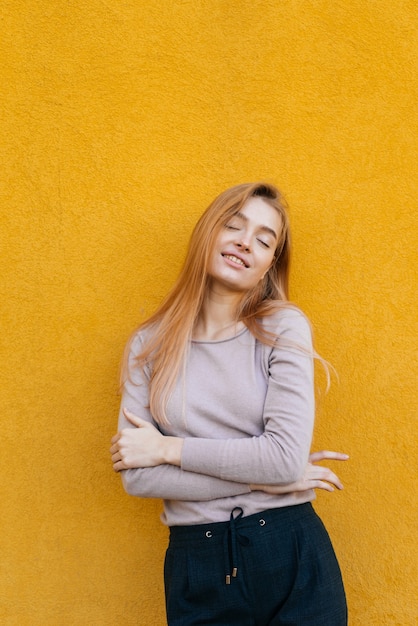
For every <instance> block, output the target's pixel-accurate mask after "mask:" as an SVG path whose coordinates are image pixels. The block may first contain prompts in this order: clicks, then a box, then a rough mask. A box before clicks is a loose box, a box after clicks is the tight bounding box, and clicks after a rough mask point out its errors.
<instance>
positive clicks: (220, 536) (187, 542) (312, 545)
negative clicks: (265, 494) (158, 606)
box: [164, 503, 347, 626]
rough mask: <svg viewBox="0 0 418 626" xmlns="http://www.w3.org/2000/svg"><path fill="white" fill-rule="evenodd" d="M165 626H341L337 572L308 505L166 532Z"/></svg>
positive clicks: (326, 539)
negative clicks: (167, 533) (166, 624)
mask: <svg viewBox="0 0 418 626" xmlns="http://www.w3.org/2000/svg"><path fill="white" fill-rule="evenodd" d="M164 580H165V592H166V608H167V621H168V624H169V626H198V625H199V626H209V625H210V624H212V625H216V626H234V625H236V626H346V624H347V605H346V600H345V593H344V587H343V583H342V578H341V572H340V568H339V566H338V562H337V559H336V557H335V554H334V550H333V548H332V545H331V541H330V539H329V536H328V533H327V531H326V530H325V527H324V525H323V523H322V522H321V520H320V519H319V517H318V516H317V514H316V513H315V511H314V509H313V508H312V505H311V504H310V503H307V504H301V505H297V506H290V507H284V508H281V509H272V510H269V511H264V512H263V513H259V514H256V515H249V516H247V517H245V516H243V511H242V509H240V508H236V509H234V511H233V512H232V514H231V520H230V522H221V523H217V524H201V525H198V526H174V527H171V529H170V543H169V546H168V549H167V554H166V559H165V567H164Z"/></svg>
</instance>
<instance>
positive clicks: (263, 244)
mask: <svg viewBox="0 0 418 626" xmlns="http://www.w3.org/2000/svg"><path fill="white" fill-rule="evenodd" d="M257 241H258V243H260V244H261V245H262V246H264V248H270V246H269V244H268V243H267V242H266V241H263V240H262V239H257Z"/></svg>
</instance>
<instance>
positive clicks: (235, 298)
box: [193, 291, 244, 341]
mask: <svg viewBox="0 0 418 626" xmlns="http://www.w3.org/2000/svg"><path fill="white" fill-rule="evenodd" d="M240 299H241V294H236V293H228V294H221V293H216V292H214V291H209V292H208V293H207V295H206V297H205V300H204V302H203V306H202V309H201V311H200V314H199V317H198V319H197V322H196V324H195V327H194V331H193V338H194V339H199V340H201V341H216V340H221V339H229V338H230V337H233V336H234V335H236V334H237V333H238V332H240V331H241V330H242V329H243V328H244V324H243V322H239V321H238V320H237V317H236V311H237V307H238V304H239V301H240Z"/></svg>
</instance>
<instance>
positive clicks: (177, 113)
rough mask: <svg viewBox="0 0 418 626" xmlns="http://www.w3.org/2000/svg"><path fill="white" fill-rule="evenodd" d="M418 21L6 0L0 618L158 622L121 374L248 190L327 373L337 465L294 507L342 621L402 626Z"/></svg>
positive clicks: (344, 7) (360, 11) (288, 2)
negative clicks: (117, 463) (319, 540)
mask: <svg viewBox="0 0 418 626" xmlns="http://www.w3.org/2000/svg"><path fill="white" fill-rule="evenodd" d="M417 20H418V9H417V5H416V2H414V1H413V0H398V1H396V2H394V1H393V0H380V1H379V2H372V1H367V2H364V0H333V1H326V0H281V1H280V2H277V1H276V0H270V1H268V0H251V2H250V1H247V0H224V1H221V0H213V1H211V0H201V1H196V0H182V1H180V0H179V1H177V2H174V1H173V2H172V1H166V2H159V1H157V0H153V1H145V2H138V1H137V0H89V2H84V1H82V0H72V1H71V2H68V1H64V0H61V1H59V0H55V1H54V0H52V1H51V0H3V2H2V3H1V6H0V24H1V30H2V44H1V45H2V46H3V47H4V51H5V54H4V55H3V57H2V62H1V66H0V67H1V69H0V71H1V73H2V107H1V111H2V113H1V122H2V125H3V129H4V130H3V136H2V156H1V157H0V158H1V172H2V178H3V179H4V185H3V189H2V195H1V200H0V203H1V204H0V220H1V262H2V271H1V287H0V289H1V292H0V297H1V310H2V312H1V316H2V334H1V351H2V354H1V358H2V372H3V373H2V385H1V390H0V397H1V400H2V407H3V408H2V430H1V440H2V446H1V448H2V450H1V476H2V479H1V502H2V507H1V513H0V516H1V518H0V519H1V528H0V542H1V545H0V554H1V563H0V598H1V602H0V621H1V623H2V624H5V625H7V626H22V625H23V626H25V625H31V626H32V625H33V626H47V625H53V626H56V625H57V624H58V625H77V626H79V625H80V626H83V625H87V624H88V625H98V626H102V625H103V626H106V625H110V626H112V625H115V624H118V623H124V624H126V625H130V626H134V625H141V626H149V625H150V624H152V625H156V626H159V625H162V624H164V611H163V589H162V580H161V569H162V559H163V554H164V549H165V541H166V530H165V529H164V528H163V527H162V526H161V524H160V523H159V521H158V514H159V511H160V508H161V507H160V503H159V502H158V501H136V500H135V499H134V498H129V497H128V496H126V495H125V494H124V493H123V491H122V488H121V486H120V483H119V479H118V477H117V476H114V475H113V474H112V471H111V467H110V463H109V458H108V447H109V439H110V437H111V435H112V434H113V432H114V429H115V420H116V412H117V406H118V397H117V383H116V380H117V370H118V362H119V357H120V354H121V351H122V347H123V345H124V342H125V340H126V338H127V336H128V334H129V332H130V330H131V329H132V328H133V327H134V326H135V325H136V324H137V323H138V321H139V320H140V319H142V318H143V316H144V315H145V314H148V313H150V312H151V311H152V310H153V308H154V306H155V305H156V303H157V302H158V301H159V299H160V298H161V296H162V295H163V294H164V293H165V292H166V290H167V288H168V286H169V285H170V284H171V283H172V281H173V278H174V276H175V275H176V272H177V270H178V268H179V264H180V262H181V258H182V254H183V251H184V247H185V244H186V241H187V238H188V234H189V232H190V229H191V226H192V224H193V223H194V221H195V219H196V216H197V215H198V214H199V213H200V211H201V210H202V209H203V208H204V207H205V206H206V204H207V203H208V202H209V201H210V200H211V199H212V197H213V196H214V195H215V194H216V193H218V192H219V191H221V190H222V189H223V188H225V187H226V186H228V185H231V184H235V183H237V182H242V181H247V180H254V179H258V178H267V179H271V180H273V181H275V182H277V183H278V184H279V185H280V186H281V187H282V188H283V190H284V191H285V193H286V195H287V197H288V199H289V202H290V205H291V218H292V223H293V231H294V248H295V262H294V265H293V297H294V299H295V300H296V301H297V302H298V303H299V304H300V305H301V306H302V307H303V308H304V309H305V310H306V312H307V313H308V314H309V315H310V317H311V318H312V320H313V322H314V326H315V328H316V339H317V345H318V349H319V351H320V352H321V353H322V354H323V356H325V357H326V358H327V359H329V360H330V361H331V362H332V363H333V365H334V366H335V368H336V369H337V370H338V373H339V376H340V382H339V384H338V383H337V382H335V381H334V383H333V386H332V389H331V392H330V394H329V395H327V396H325V397H322V398H321V400H320V404H319V411H318V422H317V434H316V447H324V446H328V447H334V448H337V449H342V450H344V451H347V452H349V453H350V455H351V461H350V462H349V464H348V465H345V466H344V467H342V468H340V474H341V476H342V478H343V480H344V483H345V486H346V489H345V491H344V492H343V493H341V494H335V495H328V494H320V495H319V498H318V503H317V509H318V510H319V512H320V513H321V514H322V516H323V518H324V520H325V521H326V523H327V526H328V528H329V529H330V532H331V534H332V536H333V539H334V543H335V546H336V549H337V551H338V554H339V557H340V561H341V565H342V569H343V572H344V576H345V581H346V586H347V592H348V598H349V603H350V611H351V625H352V626H365V625H367V626H372V625H376V626H382V625H386V624H391V625H393V624H395V625H396V624H398V625H402V626H405V625H413V624H416V623H417V619H418V616H417V608H416V603H415V602H414V599H413V596H414V592H415V590H416V586H417V570H416V564H417V556H418V555H417V547H416V546H417V544H416V537H414V524H415V526H416V521H417V519H416V507H414V506H413V501H414V498H415V495H414V484H415V483H414V482H413V481H414V479H415V481H416V478H417V473H416V470H417V461H416V458H417V454H416V450H417V437H416V432H414V431H415V424H416V413H417V390H416V380H417V349H416V338H417V330H418V329H417V315H416V298H415V292H416V281H417V263H416V261H417V258H416V257H417V253H416V249H417V246H418V229H417V219H416V209H417V205H416V178H415V180H414V176H415V168H416V154H415V152H416V148H417V139H416V137H417V134H416V132H417V116H416V102H417V99H416V95H417V93H416V92H417V86H416V82H415V80H416V75H415V71H416V60H417V38H416V34H417V31H416V25H417ZM167 268H168V269H167ZM320 380H322V378H321V376H320ZM322 382H323V381H322ZM415 532H416V528H415Z"/></svg>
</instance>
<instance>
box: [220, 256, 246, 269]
mask: <svg viewBox="0 0 418 626" xmlns="http://www.w3.org/2000/svg"><path fill="white" fill-rule="evenodd" d="M224 257H225V258H226V259H229V260H230V261H233V262H234V263H239V264H240V265H243V266H244V267H247V266H246V265H245V263H244V261H242V260H241V259H239V258H238V257H237V256H234V255H233V254H224Z"/></svg>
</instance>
